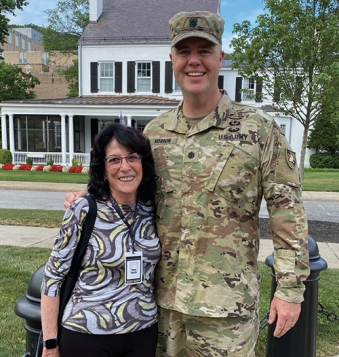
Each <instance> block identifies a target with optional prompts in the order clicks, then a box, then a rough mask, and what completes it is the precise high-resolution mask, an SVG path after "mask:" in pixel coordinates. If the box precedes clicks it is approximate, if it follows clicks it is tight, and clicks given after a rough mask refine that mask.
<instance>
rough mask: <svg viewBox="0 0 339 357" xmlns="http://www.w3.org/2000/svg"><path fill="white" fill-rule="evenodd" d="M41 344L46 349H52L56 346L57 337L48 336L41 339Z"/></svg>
mask: <svg viewBox="0 0 339 357" xmlns="http://www.w3.org/2000/svg"><path fill="white" fill-rule="evenodd" d="M43 345H44V347H45V348H46V349H47V350H52V349H53V348H56V347H57V346H58V339H57V338H50V339H48V340H44V341H43Z"/></svg>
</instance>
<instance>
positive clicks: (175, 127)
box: [165, 90, 232, 135]
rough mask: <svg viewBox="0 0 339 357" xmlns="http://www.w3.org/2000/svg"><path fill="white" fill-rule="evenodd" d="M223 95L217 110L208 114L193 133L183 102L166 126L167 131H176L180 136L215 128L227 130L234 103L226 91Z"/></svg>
mask: <svg viewBox="0 0 339 357" xmlns="http://www.w3.org/2000/svg"><path fill="white" fill-rule="evenodd" d="M221 94H222V96H221V98H220V100H219V102H218V105H217V106H216V108H215V109H214V110H213V111H212V112H210V113H209V114H207V115H206V116H205V118H203V119H201V121H200V122H199V123H198V124H197V126H196V127H195V128H193V129H192V131H191V132H189V131H190V128H189V127H188V125H187V122H186V119H185V117H184V115H183V113H182V105H183V100H182V101H181V102H180V103H179V105H178V106H177V107H176V108H175V110H174V115H173V117H172V119H171V120H170V121H169V122H167V123H166V124H165V129H166V130H169V131H176V132H178V133H180V134H188V135H192V134H195V133H198V132H201V131H204V130H206V129H208V128H210V127H213V126H214V127H220V128H225V126H226V119H227V116H228V111H229V109H230V107H231V105H232V101H231V99H230V97H229V96H228V94H227V92H226V91H224V90H221Z"/></svg>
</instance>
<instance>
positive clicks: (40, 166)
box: [35, 165, 44, 171]
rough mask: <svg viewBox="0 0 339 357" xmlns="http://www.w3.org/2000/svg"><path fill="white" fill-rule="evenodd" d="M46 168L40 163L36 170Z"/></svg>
mask: <svg viewBox="0 0 339 357" xmlns="http://www.w3.org/2000/svg"><path fill="white" fill-rule="evenodd" d="M43 169H44V165H39V166H37V167H36V169H35V171H42V170H43Z"/></svg>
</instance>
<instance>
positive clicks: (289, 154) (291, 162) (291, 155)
mask: <svg viewBox="0 0 339 357" xmlns="http://www.w3.org/2000/svg"><path fill="white" fill-rule="evenodd" d="M286 162H287V165H288V166H289V168H290V169H292V170H293V169H294V168H295V167H296V165H297V157H296V154H295V152H294V151H291V150H289V149H286Z"/></svg>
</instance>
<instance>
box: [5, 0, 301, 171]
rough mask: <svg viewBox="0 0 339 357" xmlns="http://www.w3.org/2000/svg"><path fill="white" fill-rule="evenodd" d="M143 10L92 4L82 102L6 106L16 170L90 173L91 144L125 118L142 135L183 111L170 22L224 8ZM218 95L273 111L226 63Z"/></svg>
mask: <svg viewBox="0 0 339 357" xmlns="http://www.w3.org/2000/svg"><path fill="white" fill-rule="evenodd" d="M141 4H142V6H136V4H135V1H134V0H115V1H111V0H90V23H89V25H88V26H87V28H86V29H85V31H84V33H83V34H82V36H81V38H80V40H79V44H78V45H79V47H78V59H79V97H78V98H71V99H55V100H24V101H7V102H2V103H1V124H2V125H1V127H2V131H1V138H2V147H3V148H9V149H10V150H11V152H12V154H13V158H14V162H15V163H25V162H26V158H27V156H30V157H32V158H33V160H34V162H35V163H42V164H44V163H46V161H47V160H48V159H49V158H52V159H53V160H54V163H56V164H62V165H65V164H70V163H71V162H72V159H73V158H74V157H76V158H78V159H79V161H80V162H82V163H83V164H84V165H88V164H89V152H90V150H91V145H92V142H93V138H94V136H95V135H96V134H97V133H98V131H99V130H100V129H101V128H102V126H103V125H105V124H106V123H107V122H112V121H118V120H119V117H120V116H122V117H123V118H124V120H125V123H126V124H127V125H129V126H134V127H136V128H138V129H139V130H143V128H144V127H145V125H146V124H147V123H148V122H149V121H150V120H151V119H152V118H154V117H156V116H158V115H159V114H161V113H164V112H166V111H168V110H170V109H172V108H173V107H175V106H176V105H177V104H178V102H179V101H180V99H181V98H182V96H181V92H180V89H179V87H178V86H177V85H176V82H175V79H174V77H173V72H172V66H171V62H170V60H169V52H170V32H169V27H168V21H169V19H170V18H171V17H172V16H173V15H174V14H176V13H177V12H179V11H195V10H207V11H213V12H216V13H218V14H220V0H190V1H187V0H171V1H168V2H160V1H154V0H143V2H142V3H140V4H139V5H141ZM219 87H220V88H223V89H225V90H227V92H228V93H229V95H230V97H231V99H233V100H238V101H242V102H243V103H245V104H250V105H255V106H258V107H262V106H264V107H265V108H272V101H271V102H265V103H256V102H255V101H253V100H247V98H246V95H245V93H241V92H240V89H241V88H246V89H251V90H252V89H253V90H258V88H256V87H257V86H256V84H255V83H252V81H251V79H246V78H245V79H239V76H238V74H237V71H234V70H232V69H231V68H230V63H229V62H228V61H224V65H223V68H222V69H221V70H220V77H219ZM268 111H269V110H268ZM271 114H273V115H274V116H276V114H277V113H275V112H272V113H271ZM276 120H277V122H278V123H279V124H280V125H281V126H283V127H284V130H285V135H286V136H287V138H288V140H289V141H290V143H291V144H292V146H293V148H294V150H296V151H297V152H298V151H299V152H300V148H301V132H302V129H301V128H300V127H301V125H300V124H299V123H298V122H297V121H295V120H294V119H292V118H288V117H283V116H276ZM305 166H306V167H307V166H308V157H307V158H306V165H305Z"/></svg>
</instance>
